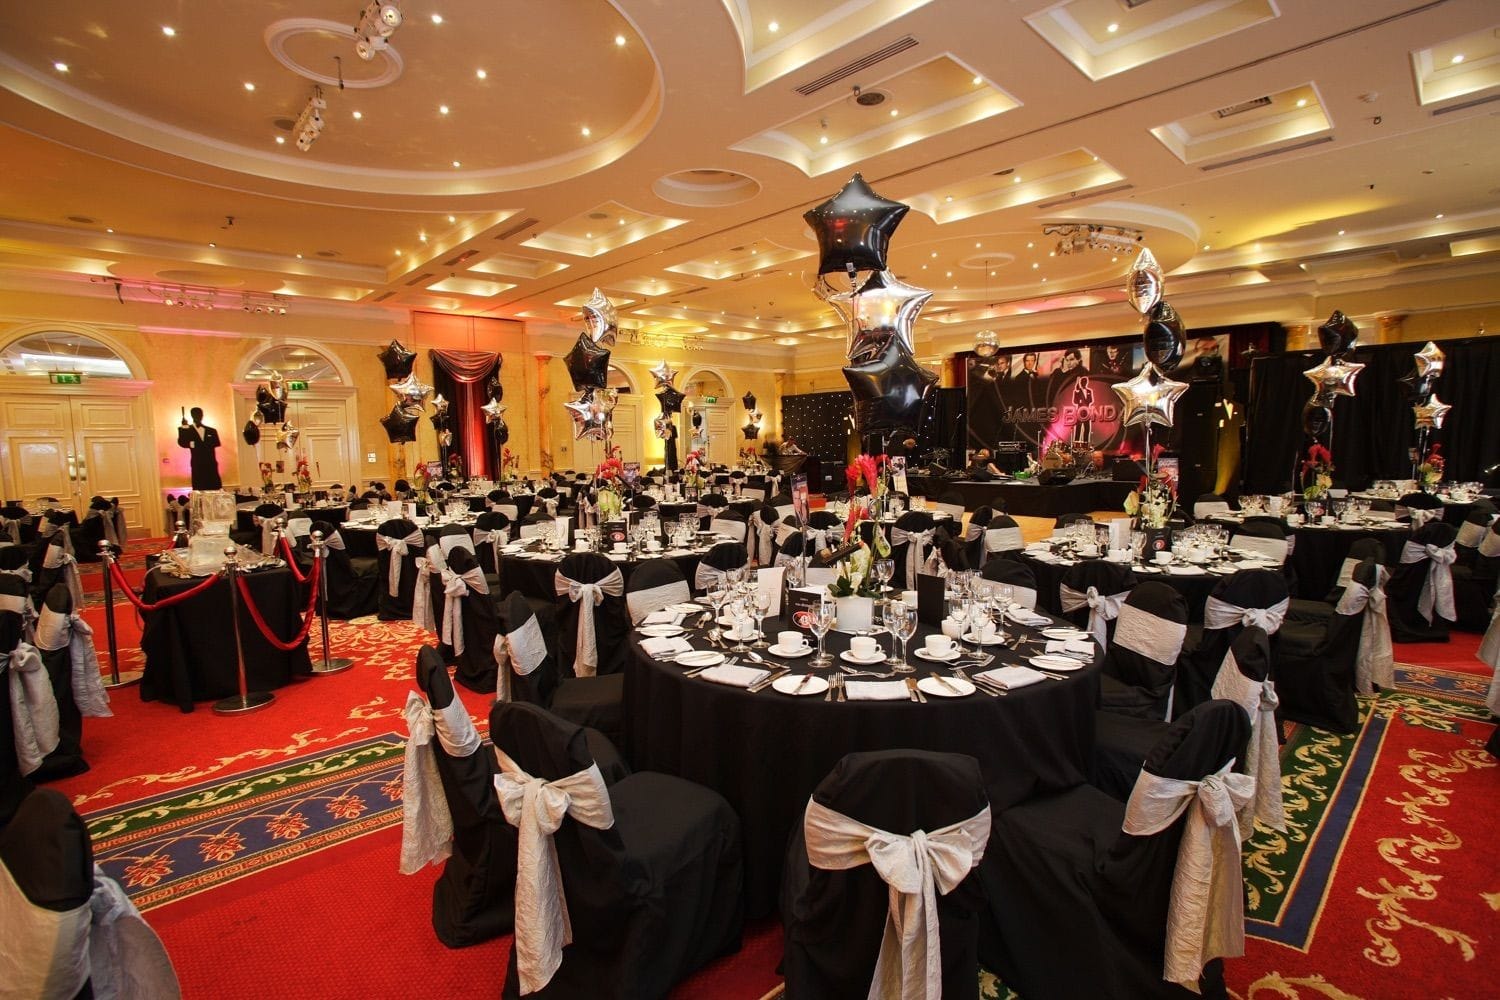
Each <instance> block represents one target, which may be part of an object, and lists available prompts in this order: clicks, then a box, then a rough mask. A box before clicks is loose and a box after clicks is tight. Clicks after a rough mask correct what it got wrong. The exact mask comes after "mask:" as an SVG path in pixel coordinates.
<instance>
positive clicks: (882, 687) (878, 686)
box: [844, 681, 911, 701]
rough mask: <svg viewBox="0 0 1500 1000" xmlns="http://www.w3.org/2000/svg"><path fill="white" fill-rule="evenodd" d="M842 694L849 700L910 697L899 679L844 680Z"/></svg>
mask: <svg viewBox="0 0 1500 1000" xmlns="http://www.w3.org/2000/svg"><path fill="white" fill-rule="evenodd" d="M844 694H845V695H846V696H847V697H848V699H849V700H850V701H901V700H903V699H906V698H910V697H911V692H910V691H908V690H907V688H906V685H905V684H904V683H902V682H901V681H845V682H844Z"/></svg>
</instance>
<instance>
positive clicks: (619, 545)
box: [614, 542, 630, 552]
mask: <svg viewBox="0 0 1500 1000" xmlns="http://www.w3.org/2000/svg"><path fill="white" fill-rule="evenodd" d="M614 549H615V551H616V552H629V551H630V543H629V542H615V545H614Z"/></svg>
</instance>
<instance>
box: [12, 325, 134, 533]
mask: <svg viewBox="0 0 1500 1000" xmlns="http://www.w3.org/2000/svg"><path fill="white" fill-rule="evenodd" d="M143 375H144V371H143V369H142V368H141V365H140V362H139V361H138V360H137V359H136V358H135V357H134V356H133V355H132V354H131V353H130V352H129V351H127V350H126V349H125V348H123V347H121V346H120V345H118V344H115V343H113V342H111V341H110V340H108V339H107V338H106V337H104V336H103V335H102V334H100V333H99V332H98V331H95V330H92V329H87V328H82V327H76V328H75V327H71V326H68V325H63V324H49V325H47V326H33V327H29V328H22V329H21V330H18V331H15V332H14V333H13V334H12V336H11V339H10V340H9V341H7V342H6V343H4V344H3V345H0V479H3V480H4V481H3V484H0V485H3V489H4V498H5V499H8V500H20V501H21V502H22V503H23V504H25V505H26V506H27V507H28V508H30V509H33V510H35V509H38V508H39V507H41V506H43V505H45V504H44V502H43V498H45V497H52V498H55V499H56V502H57V505H58V506H61V507H69V508H72V509H73V510H75V511H78V512H79V513H80V514H81V513H82V512H83V510H84V509H85V508H87V507H88V504H89V500H90V498H91V497H93V496H96V495H97V496H105V497H111V498H114V497H118V498H119V501H120V509H121V510H123V511H124V512H125V522H126V525H127V526H128V527H129V528H130V529H131V531H132V532H134V533H136V534H156V533H158V532H160V530H161V514H160V511H159V508H160V506H161V505H160V504H159V503H158V502H156V497H157V496H158V495H159V490H158V488H157V486H158V483H159V481H160V480H159V478H158V476H157V471H156V467H155V465H154V463H153V462H152V452H153V450H154V449H152V448H151V447H149V446H147V447H142V444H141V443H142V442H151V441H152V440H153V439H154V435H153V434H152V432H151V418H150V405H149V400H148V399H147V398H146V393H147V390H148V389H149V388H150V385H151V383H149V382H147V381H145V380H144V378H143Z"/></svg>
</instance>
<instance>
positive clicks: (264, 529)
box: [250, 514, 281, 556]
mask: <svg viewBox="0 0 1500 1000" xmlns="http://www.w3.org/2000/svg"><path fill="white" fill-rule="evenodd" d="M250 520H251V522H252V523H253V524H254V525H255V526H256V527H257V528H259V529H260V554H261V555H263V556H274V555H275V554H276V538H277V533H278V531H279V530H280V527H281V523H280V519H279V518H277V517H261V516H260V515H259V514H252V515H250Z"/></svg>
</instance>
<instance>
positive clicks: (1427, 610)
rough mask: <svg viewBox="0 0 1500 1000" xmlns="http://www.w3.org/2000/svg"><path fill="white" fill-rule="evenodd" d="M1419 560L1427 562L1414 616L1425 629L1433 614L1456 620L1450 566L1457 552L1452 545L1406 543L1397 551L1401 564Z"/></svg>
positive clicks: (1451, 567)
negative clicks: (1419, 616) (1423, 622)
mask: <svg viewBox="0 0 1500 1000" xmlns="http://www.w3.org/2000/svg"><path fill="white" fill-rule="evenodd" d="M1414 513H1415V512H1414ZM1423 559H1426V560H1427V578H1426V579H1424V580H1423V581H1422V592H1421V593H1420V594H1418V595H1417V611H1418V613H1420V614H1421V616H1422V617H1423V618H1424V619H1426V621H1427V623H1428V624H1429V625H1430V624H1432V612H1433V611H1434V610H1436V611H1437V613H1438V614H1440V615H1442V616H1443V617H1444V618H1446V619H1448V621H1450V622H1451V621H1454V620H1456V619H1457V618H1458V612H1457V611H1455V610H1454V607H1453V564H1454V563H1455V562H1457V561H1458V552H1457V550H1456V549H1454V547H1453V546H1452V545H1423V544H1422V543H1421V542H1407V543H1406V544H1405V545H1403V546H1402V547H1401V561H1402V562H1403V563H1419V562H1421V561H1422V560H1423Z"/></svg>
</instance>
